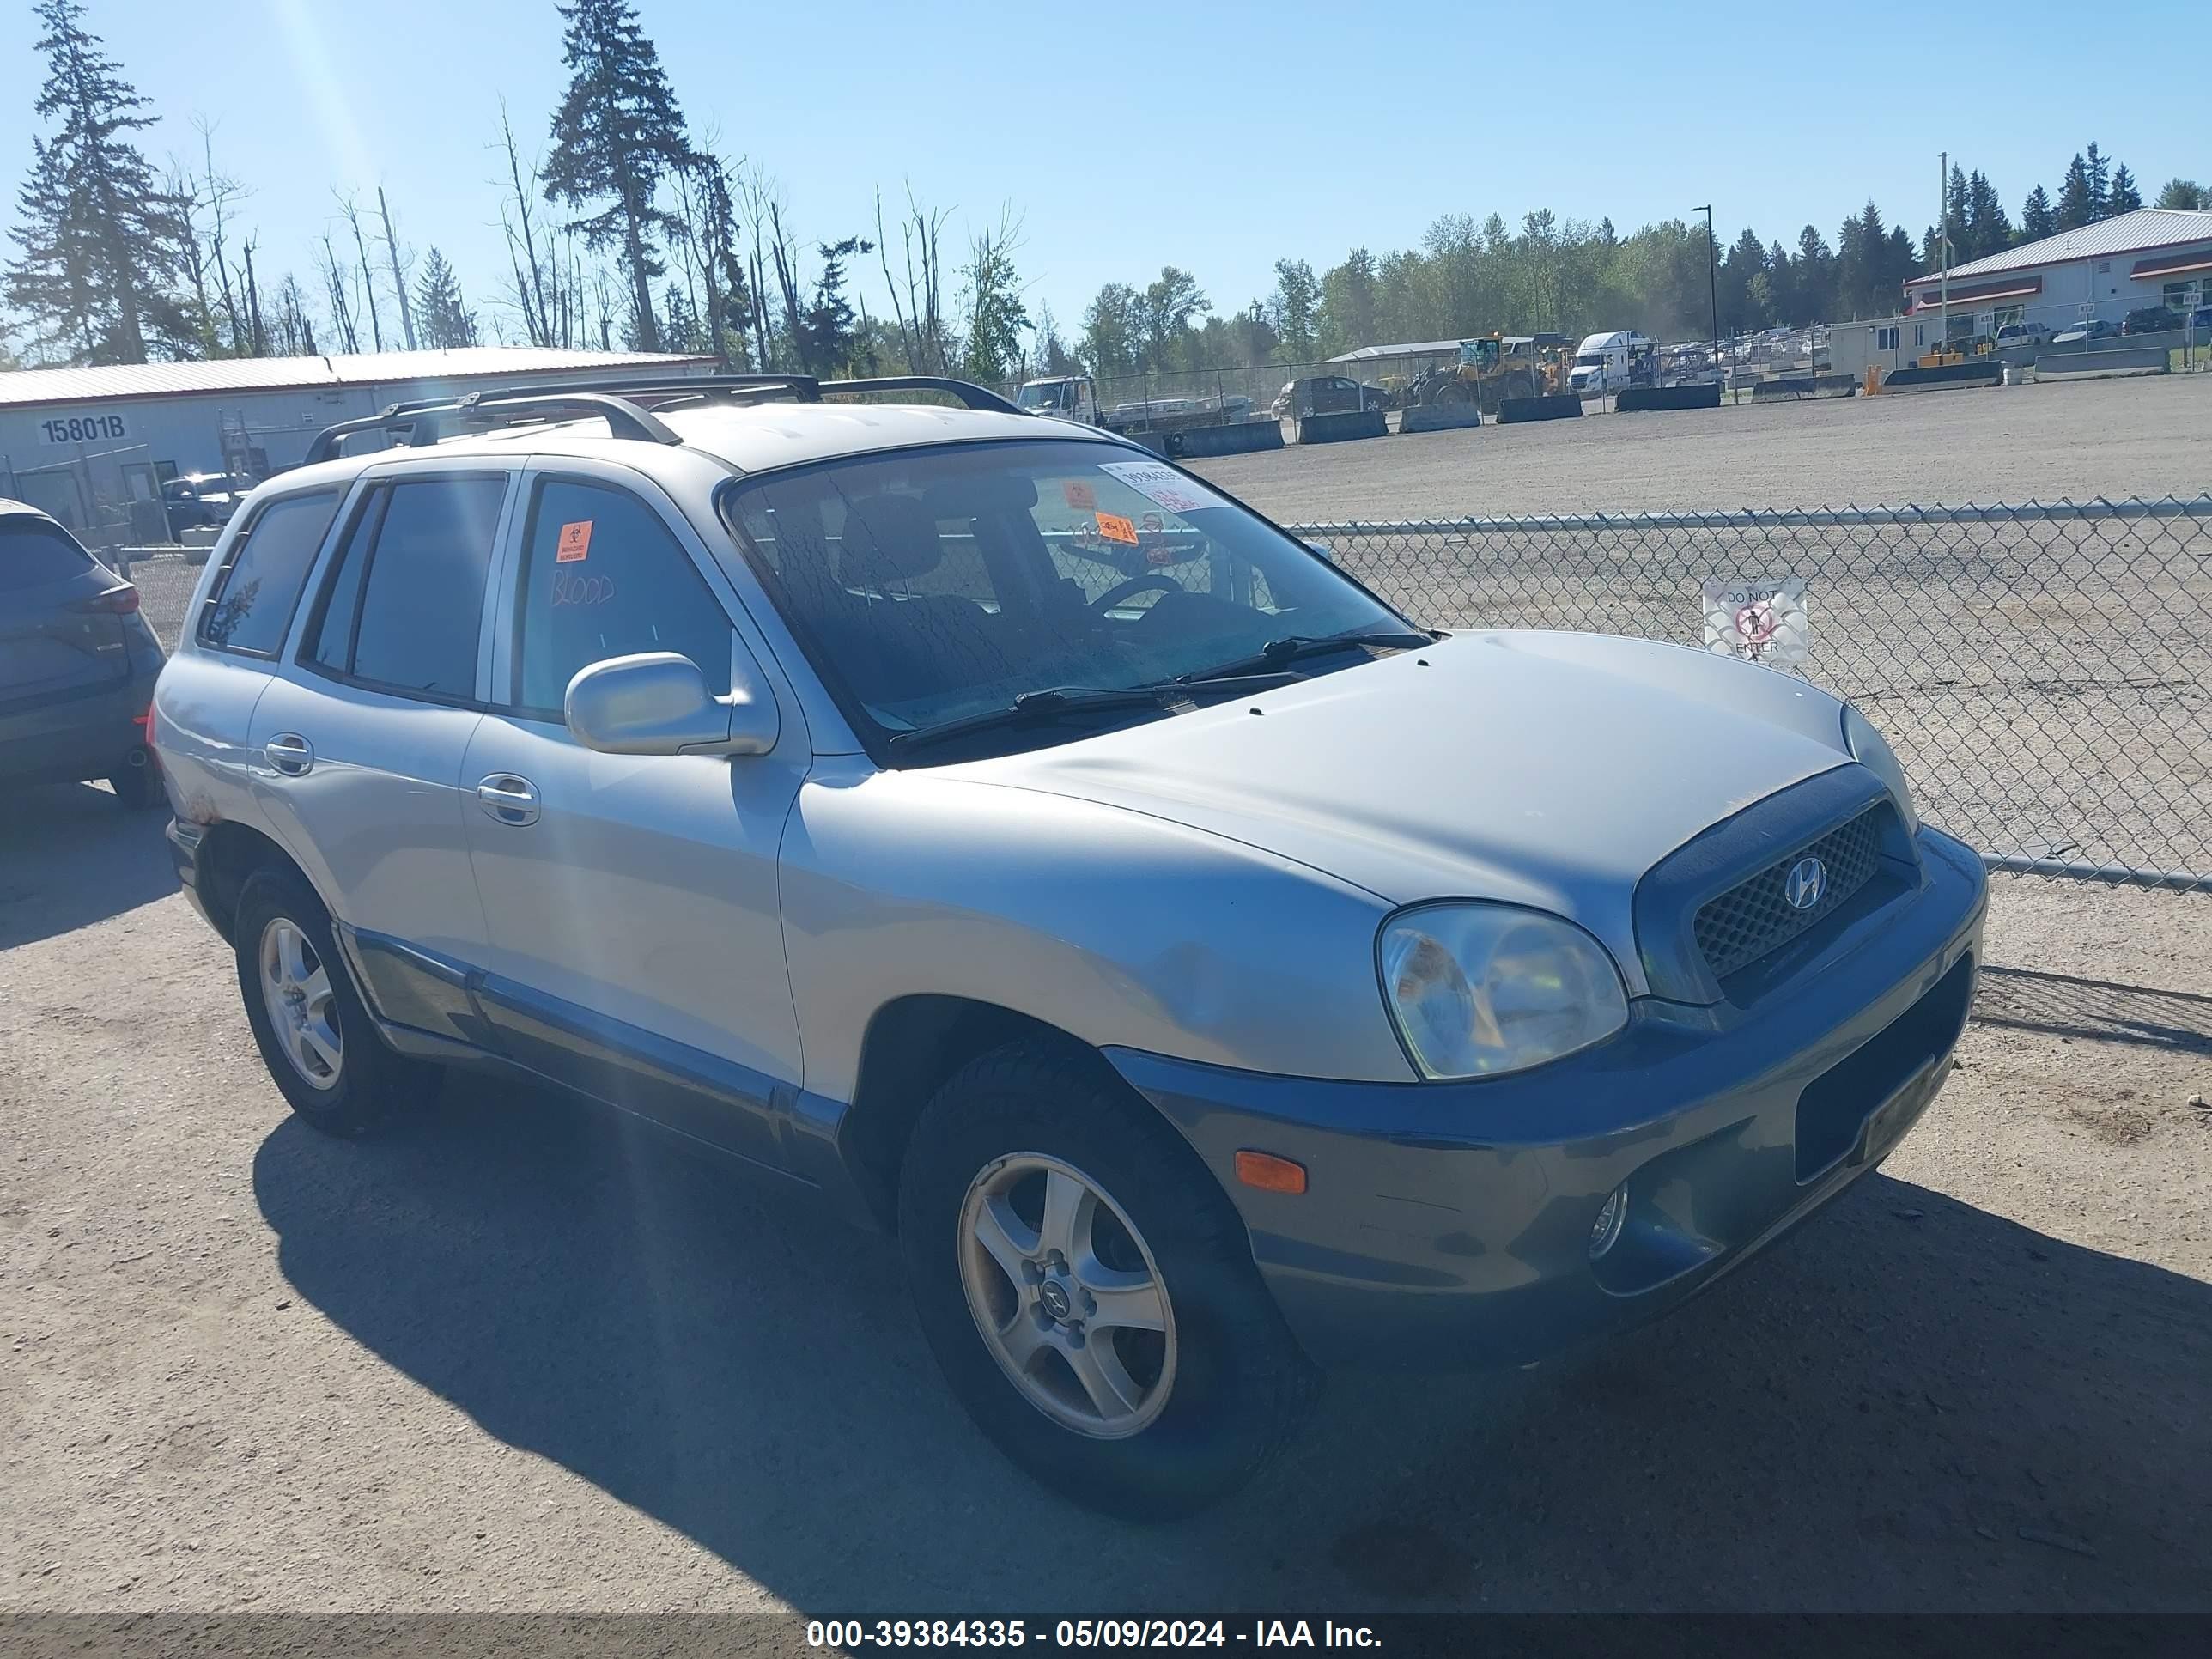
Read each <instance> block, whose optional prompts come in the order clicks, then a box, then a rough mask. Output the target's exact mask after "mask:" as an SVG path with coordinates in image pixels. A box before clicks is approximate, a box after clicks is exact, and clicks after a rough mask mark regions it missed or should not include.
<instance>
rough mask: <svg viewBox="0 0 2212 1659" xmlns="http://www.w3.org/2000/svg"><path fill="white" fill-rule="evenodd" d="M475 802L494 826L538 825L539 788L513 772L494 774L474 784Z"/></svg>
mask: <svg viewBox="0 0 2212 1659" xmlns="http://www.w3.org/2000/svg"><path fill="white" fill-rule="evenodd" d="M477 799H478V800H479V801H481V802H483V810H484V811H485V812H486V813H487V814H488V815H489V817H491V818H492V820H493V821H494V822H495V823H512V824H525V823H537V822H538V786H537V785H536V784H534V783H532V782H531V781H530V780H529V779H528V778H518V777H517V776H515V775H514V774H513V773H512V772H495V773H493V774H492V775H490V776H489V777H488V778H486V779H485V780H484V781H483V782H481V783H479V784H478V785H477Z"/></svg>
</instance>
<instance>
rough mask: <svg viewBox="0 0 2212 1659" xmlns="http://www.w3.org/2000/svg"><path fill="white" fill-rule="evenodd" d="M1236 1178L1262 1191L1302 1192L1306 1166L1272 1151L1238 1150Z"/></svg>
mask: <svg viewBox="0 0 2212 1659" xmlns="http://www.w3.org/2000/svg"><path fill="white" fill-rule="evenodd" d="M1237 1179H1238V1180H1239V1181H1241V1182H1243V1183H1244V1184H1245V1185H1246V1186H1247V1187H1257V1188H1259V1189H1260V1190H1261V1192H1263V1193H1302V1192H1304V1191H1305V1189H1306V1166H1305V1165H1304V1164H1293V1163H1291V1160H1290V1159H1288V1158H1277V1157H1276V1156H1275V1155H1274V1154H1273V1152H1239V1153H1237Z"/></svg>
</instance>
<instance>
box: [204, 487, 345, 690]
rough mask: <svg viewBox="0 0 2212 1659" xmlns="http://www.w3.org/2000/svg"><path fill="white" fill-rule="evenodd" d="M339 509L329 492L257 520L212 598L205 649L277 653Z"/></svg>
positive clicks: (273, 508) (280, 504)
mask: <svg viewBox="0 0 2212 1659" xmlns="http://www.w3.org/2000/svg"><path fill="white" fill-rule="evenodd" d="M337 504H338V496H337V491H336V490H331V489H325V490H318V491H316V492H315V493H314V494H313V495H287V496H285V497H283V499H282V500H279V501H271V502H270V503H269V504H268V505H267V506H266V507H263V508H262V509H261V511H260V512H258V513H255V514H254V517H253V522H252V524H250V525H248V526H246V533H245V535H243V536H242V537H240V538H239V541H238V544H237V546H236V547H235V548H234V549H233V550H232V552H231V556H230V562H229V563H228V564H227V565H225V566H224V567H223V570H222V574H221V575H219V576H218V577H216V582H215V586H214V587H213V588H212V589H210V592H209V594H208V603H207V609H206V611H205V612H204V614H203V615H202V617H201V618H200V641H201V643H203V644H205V645H211V646H214V647H216V648H217V649H219V650H228V651H245V652H249V653H252V654H254V655H257V656H270V655H273V654H274V653H276V648H277V647H279V646H281V645H283V642H284V633H285V630H286V629H289V627H290V626H291V625H292V609H293V607H294V606H295V605H297V604H298V603H299V599H300V589H301V586H302V585H303V584H305V583H306V581H307V569H308V567H309V566H311V565H313V563H314V562H315V553H316V550H318V549H319V548H320V547H321V546H322V544H323V534H324V532H325V531H327V530H328V529H329V528H330V527H331V514H332V513H335V512H337Z"/></svg>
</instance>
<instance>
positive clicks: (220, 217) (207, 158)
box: [195, 120, 247, 356]
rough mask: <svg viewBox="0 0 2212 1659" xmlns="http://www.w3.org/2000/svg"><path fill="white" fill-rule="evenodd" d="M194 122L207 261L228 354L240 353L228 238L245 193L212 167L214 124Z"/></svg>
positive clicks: (242, 336) (241, 332)
mask: <svg viewBox="0 0 2212 1659" xmlns="http://www.w3.org/2000/svg"><path fill="white" fill-rule="evenodd" d="M195 125H197V127H198V129H199V135H200V160H201V167H202V170H201V173H200V178H199V185H198V189H197V196H198V199H199V201H200V204H201V205H202V206H203V207H204V209H205V210H206V212H207V225H208V230H207V262H208V264H209V266H210V269H211V270H213V271H214V274H215V284H216V293H217V294H218V295H220V296H221V297H222V310H223V319H224V320H225V322H226V323H228V325H229V330H230V350H231V353H232V355H233V356H242V355H244V353H245V349H246V341H247V331H246V319H245V317H244V315H243V313H241V312H240V308H239V303H238V291H237V288H236V285H235V284H234V283H233V282H232V280H231V275H230V250H229V243H228V239H229V234H230V220H229V209H230V204H232V203H233V202H234V201H236V200H238V199H239V198H240V197H242V196H244V195H245V194H246V191H245V189H244V187H243V186H241V185H239V184H238V183H237V182H236V181H235V180H234V179H228V178H225V177H224V176H223V175H222V174H221V173H217V172H216V170H215V127H214V125H213V124H212V123H210V122H208V121H205V120H202V121H199V122H197V123H195Z"/></svg>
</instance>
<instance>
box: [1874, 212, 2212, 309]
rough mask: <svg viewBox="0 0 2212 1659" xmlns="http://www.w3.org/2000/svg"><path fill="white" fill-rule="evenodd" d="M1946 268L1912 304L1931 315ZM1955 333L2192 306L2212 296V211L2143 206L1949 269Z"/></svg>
mask: <svg viewBox="0 0 2212 1659" xmlns="http://www.w3.org/2000/svg"><path fill="white" fill-rule="evenodd" d="M1943 288H1944V284H1943V283H1942V281H1941V280H1940V279H1939V276H1915V277H1914V278H1913V279H1912V280H1911V282H1909V283H1905V313H1906V314H1907V315H1909V316H1912V317H1916V318H1917V317H1925V316H1929V315H1932V314H1934V313H1936V310H1937V309H1938V307H1939V306H1940V305H1941V304H1942V293H1943ZM1949 288H1950V298H1949V319H1948V320H1949V324H1950V331H1951V333H1953V334H1954V335H1959V334H1994V333H1996V331H1997V330H1998V329H2000V328H2002V327H2003V326H2004V325H2006V324H2008V323H2040V324H2041V325H2043V326H2044V327H2045V328H2047V329H2049V330H2051V331H2052V332H2054V333H2055V332H2057V331H2058V330H2060V329H2063V328H2068V327H2071V326H2072V325H2074V324H2075V323H2078V322H2081V321H2082V320H2083V319H2097V320H2099V321H2102V322H2108V323H2112V324H2116V325H2117V324H2118V323H2120V322H2122V321H2123V320H2124V319H2125V318H2126V317H2127V314H2128V313H2130V311H2135V310H2137V309H2140V308H2141V307H2145V306H2155V305H2165V306H2167V307H2171V308H2172V309H2173V310H2174V311H2176V312H2186V310H2187V309H2188V308H2189V307H2191V306H2194V305H2201V304H2205V303H2207V302H2212V213H2207V212H2198V211H2197V210H2192V209H2181V208H2138V209H2137V210H2136V211H2135V212H2133V213H2122V214H2117V215H2115V216H2113V217H2112V218H2110V219H2101V220H2100V221H2098V222H2096V223H2095V224H2093V225H2084V226H2082V227H2081V228H2080V229H2078V230H2066V231H2061V232H2060V233H2059V234H2057V235H2056V236H2046V237H2045V238H2044V239H2043V240H2041V241H2039V242H2025V243H2022V244H2021V246H2018V247H2014V248H2007V249H2006V250H2005V251H2004V252H2002V253H1992V254H1990V256H1989V257H1988V258H1984V259H1974V260H1971V261H1969V262H1968V263H1967V264H1963V265H1954V266H1953V267H1952V268H1951V271H1950V278H1949Z"/></svg>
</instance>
